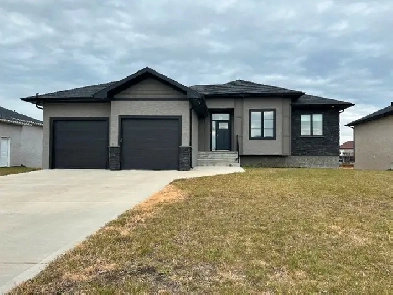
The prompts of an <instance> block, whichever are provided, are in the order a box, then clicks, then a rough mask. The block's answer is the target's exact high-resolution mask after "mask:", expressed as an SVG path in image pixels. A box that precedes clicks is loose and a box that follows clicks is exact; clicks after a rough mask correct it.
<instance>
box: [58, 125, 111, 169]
mask: <svg viewBox="0 0 393 295" xmlns="http://www.w3.org/2000/svg"><path fill="white" fill-rule="evenodd" d="M108 136H109V126H108V120H107V119H101V120H100V119H97V120H77V119H76V120H61V119H59V120H55V121H53V149H52V159H53V160H52V161H53V163H52V166H53V168H59V169H106V166H107V153H108Z"/></svg>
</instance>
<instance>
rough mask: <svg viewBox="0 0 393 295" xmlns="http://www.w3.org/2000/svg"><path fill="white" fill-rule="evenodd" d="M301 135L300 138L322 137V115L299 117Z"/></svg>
mask: <svg viewBox="0 0 393 295" xmlns="http://www.w3.org/2000/svg"><path fill="white" fill-rule="evenodd" d="M300 121H301V135H302V136H322V135H323V116H322V114H307V115H301V119H300Z"/></svg>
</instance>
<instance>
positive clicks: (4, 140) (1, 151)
mask: <svg viewBox="0 0 393 295" xmlns="http://www.w3.org/2000/svg"><path fill="white" fill-rule="evenodd" d="M10 150H11V139H10V138H9V137H0V167H10V162H11V152H10Z"/></svg>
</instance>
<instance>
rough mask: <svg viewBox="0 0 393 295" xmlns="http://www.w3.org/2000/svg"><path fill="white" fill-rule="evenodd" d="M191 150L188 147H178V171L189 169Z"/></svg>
mask: <svg viewBox="0 0 393 295" xmlns="http://www.w3.org/2000/svg"><path fill="white" fill-rule="evenodd" d="M191 161H192V149H191V147H190V146H181V147H179V171H189V170H190V169H191Z"/></svg>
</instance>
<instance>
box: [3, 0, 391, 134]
mask: <svg viewBox="0 0 393 295" xmlns="http://www.w3.org/2000/svg"><path fill="white" fill-rule="evenodd" d="M392 13H393V4H391V1H389V0H379V1H361V0H358V1H357V0H347V1H329V0H326V1H305V0H300V1H296V3H294V1H289V0H275V1H273V0H271V1H256V0H242V1H237V0H217V1H210V0H209V1H208V0H201V1H191V0H183V1H180V0H162V1H153V0H145V1H126V0H114V1H105V2H104V3H100V5H97V2H96V1H94V0H87V1H76V0H62V1H56V2H53V1H49V0H19V1H14V0H2V1H1V4H0V28H1V29H0V65H1V67H0V77H1V79H0V104H1V105H2V106H4V107H8V108H11V109H15V110H17V111H19V112H23V113H25V114H27V115H31V116H33V117H36V118H40V117H41V115H42V114H41V113H40V111H39V110H36V109H35V108H34V106H32V105H29V104H26V103H22V102H20V101H19V100H18V98H19V97H23V96H28V95H32V94H35V93H36V92H39V93H44V92H50V91H56V90H62V89H67V88H71V87H77V86H83V85H88V84H94V83H101V82H107V81H111V80H115V79H120V78H122V77H124V76H126V75H129V74H130V73H133V72H134V71H136V70H138V69H140V68H142V67H144V66H150V67H153V68H155V69H157V70H158V71H161V72H163V73H164V74H166V75H168V76H170V77H172V78H174V79H176V80H178V81H179V82H181V83H184V84H199V83H219V82H227V81H229V80H232V79H235V78H242V79H249V80H254V81H257V82H261V83H266V84H272V85H278V86H282V87H287V88H292V89H297V90H303V91H306V92H308V93H310V94H315V95H322V96H325V97H330V98H336V99H342V100H347V101H351V102H354V103H356V104H357V106H356V107H354V108H351V109H349V110H347V111H346V112H344V114H343V115H342V123H343V124H344V123H347V122H348V121H350V120H352V119H356V118H358V117H361V116H363V115H366V114H368V113H369V112H371V111H373V110H375V109H378V108H382V107H384V106H386V105H388V104H389V103H390V101H392V100H393V92H392V88H391V81H392V80H393V72H392V69H393V58H392V56H391V51H392V49H393V35H392V34H391V33H390V28H391V27H393V20H392V18H391V15H392ZM351 136H352V131H351V129H350V128H347V127H343V128H342V140H344V139H350V138H351Z"/></svg>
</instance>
